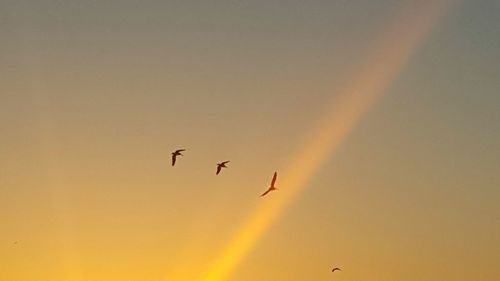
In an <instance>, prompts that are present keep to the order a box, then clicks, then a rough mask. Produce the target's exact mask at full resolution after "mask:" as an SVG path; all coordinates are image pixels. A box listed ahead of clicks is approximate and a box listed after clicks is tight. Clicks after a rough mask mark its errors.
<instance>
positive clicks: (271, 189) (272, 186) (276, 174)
mask: <svg viewBox="0 0 500 281" xmlns="http://www.w3.org/2000/svg"><path fill="white" fill-rule="evenodd" d="M277 177H278V173H277V172H274V176H273V180H272V181H271V186H270V187H269V188H268V189H267V190H266V192H264V193H262V194H261V195H260V197H262V196H264V195H266V194H268V193H269V192H271V191H273V190H277V188H276V186H274V183H276V178H277Z"/></svg>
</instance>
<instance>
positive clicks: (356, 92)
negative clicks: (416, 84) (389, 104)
mask: <svg viewBox="0 0 500 281" xmlns="http://www.w3.org/2000/svg"><path fill="white" fill-rule="evenodd" d="M446 4H447V3H446V1H427V2H426V4H425V5H426V7H422V9H421V10H419V12H418V13H415V12H413V13H410V14H407V15H406V17H401V18H400V19H398V20H397V21H396V22H395V23H393V25H392V26H391V27H390V28H389V29H388V31H387V33H385V34H384V35H383V36H382V37H381V39H380V40H379V45H378V46H376V47H375V48H374V52H373V53H372V54H371V56H370V57H369V59H368V60H367V61H366V63H365V64H364V65H363V66H362V67H361V69H359V70H358V71H357V72H356V73H354V75H353V77H352V79H351V80H350V81H349V82H348V83H347V84H346V86H345V87H344V89H343V91H342V93H341V94H340V95H339V97H338V98H337V99H335V100H333V101H332V106H331V108H330V110H329V111H328V112H327V113H326V116H325V117H324V118H323V120H321V121H320V123H319V126H318V127H317V128H316V129H315V130H313V131H312V132H311V133H310V135H308V139H307V140H306V142H305V143H304V144H303V146H302V147H301V148H300V150H299V151H298V152H297V154H296V156H295V157H294V159H295V160H294V161H293V162H291V163H290V164H289V165H288V166H287V167H284V169H282V170H281V172H279V176H278V181H277V187H278V188H281V190H280V191H278V192H276V193H275V194H271V196H269V197H268V198H264V199H263V201H262V204H261V205H260V206H259V207H258V208H257V209H256V210H255V211H254V213H253V215H251V217H250V218H249V219H248V221H247V222H245V223H244V224H243V225H242V227H241V229H239V231H238V232H237V233H236V235H235V236H234V238H233V239H232V240H231V241H230V242H229V243H228V244H227V246H226V248H225V249H223V251H222V252H221V253H220V255H219V256H218V257H217V258H216V259H215V262H214V263H213V265H212V266H211V267H210V270H209V271H208V272H207V273H206V274H205V275H204V277H203V279H202V280H204V281H221V280H228V278H229V276H230V274H231V273H232V271H233V270H234V269H235V268H236V267H237V266H238V264H239V263H240V262H241V261H242V259H243V258H244V257H245V255H246V253H248V251H250V250H251V249H252V247H253V246H254V245H255V243H256V242H257V241H258V239H259V238H260V237H261V236H262V235H263V234H264V233H265V231H266V230H267V229H268V228H269V227H270V226H271V225H272V224H273V222H274V221H276V220H277V219H278V218H279V217H280V215H281V214H283V212H284V211H285V210H286V207H287V206H288V205H289V204H291V203H292V202H293V200H294V199H295V198H296V196H297V195H299V194H300V191H301V190H303V188H305V187H306V186H307V183H308V181H309V180H310V179H311V178H312V177H313V176H314V174H315V172H316V171H317V170H318V169H319V168H320V167H321V164H322V163H323V162H325V161H326V160H328V159H329V158H330V157H331V156H332V154H333V153H335V150H336V148H337V147H338V146H339V145H340V144H341V143H342V141H343V140H344V139H345V138H346V136H347V135H348V134H349V132H350V131H351V130H352V129H353V128H354V127H355V126H356V124H357V123H358V121H359V120H360V118H361V117H362V116H363V114H364V113H366V112H367V111H368V110H369V109H370V107H371V106H373V104H374V103H375V102H376V101H377V99H378V98H379V97H380V96H381V95H382V94H383V93H384V90H385V89H386V88H387V87H388V86H389V85H390V83H391V81H393V79H394V78H395V77H396V75H397V74H398V73H399V72H400V71H401V69H402V68H403V67H404V65H405V63H406V62H407V61H408V59H409V58H410V57H411V55H412V54H413V53H414V51H415V50H416V49H417V47H418V46H419V45H420V44H421V43H422V42H423V41H424V40H425V38H426V35H428V34H429V32H430V31H431V30H432V28H433V27H434V26H435V25H436V23H437V22H438V21H439V19H440V18H441V16H442V15H443V12H444V11H445V8H446V7H447V5H446Z"/></svg>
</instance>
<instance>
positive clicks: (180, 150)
mask: <svg viewBox="0 0 500 281" xmlns="http://www.w3.org/2000/svg"><path fill="white" fill-rule="evenodd" d="M183 151H186V150H185V149H177V150H176V151H174V152H172V166H175V160H177V156H179V155H180V156H183V155H182V153H181V152H183Z"/></svg>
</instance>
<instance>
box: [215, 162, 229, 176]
mask: <svg viewBox="0 0 500 281" xmlns="http://www.w3.org/2000/svg"><path fill="white" fill-rule="evenodd" d="M227 163H229V161H224V162H222V163H218V164H217V173H215V174H216V175H218V174H219V173H220V171H221V170H222V168H227V166H226V164H227Z"/></svg>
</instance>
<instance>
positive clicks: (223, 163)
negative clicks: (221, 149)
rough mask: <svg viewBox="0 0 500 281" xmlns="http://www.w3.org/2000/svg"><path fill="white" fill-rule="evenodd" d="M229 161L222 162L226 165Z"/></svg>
mask: <svg viewBox="0 0 500 281" xmlns="http://www.w3.org/2000/svg"><path fill="white" fill-rule="evenodd" d="M227 163H229V161H224V162H222V163H221V164H222V165H226V164H227Z"/></svg>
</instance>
